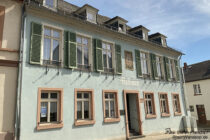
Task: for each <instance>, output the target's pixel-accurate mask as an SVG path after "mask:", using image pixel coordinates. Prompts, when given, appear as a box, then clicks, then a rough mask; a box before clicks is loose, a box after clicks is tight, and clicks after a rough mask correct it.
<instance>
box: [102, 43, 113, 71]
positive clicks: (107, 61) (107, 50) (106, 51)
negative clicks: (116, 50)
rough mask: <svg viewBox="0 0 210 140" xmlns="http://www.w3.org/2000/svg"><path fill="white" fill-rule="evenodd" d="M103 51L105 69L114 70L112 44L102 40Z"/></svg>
mask: <svg viewBox="0 0 210 140" xmlns="http://www.w3.org/2000/svg"><path fill="white" fill-rule="evenodd" d="M102 53H103V67H104V71H112V45H111V44H110V43H107V42H102Z"/></svg>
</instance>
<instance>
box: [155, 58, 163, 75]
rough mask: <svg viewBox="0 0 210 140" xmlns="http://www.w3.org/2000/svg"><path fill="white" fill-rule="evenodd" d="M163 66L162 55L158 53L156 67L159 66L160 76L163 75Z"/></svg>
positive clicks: (158, 73) (158, 72)
mask: <svg viewBox="0 0 210 140" xmlns="http://www.w3.org/2000/svg"><path fill="white" fill-rule="evenodd" d="M162 67H163V62H162V57H161V56H158V55H157V56H156V68H157V75H158V77H159V78H160V77H162V76H163V72H162Z"/></svg>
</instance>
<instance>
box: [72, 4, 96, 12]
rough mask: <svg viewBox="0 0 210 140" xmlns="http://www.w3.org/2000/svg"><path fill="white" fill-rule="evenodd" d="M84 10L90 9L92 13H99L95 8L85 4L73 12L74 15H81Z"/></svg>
mask: <svg viewBox="0 0 210 140" xmlns="http://www.w3.org/2000/svg"><path fill="white" fill-rule="evenodd" d="M86 9H90V10H92V11H95V12H96V13H98V11H99V10H98V9H97V8H95V7H93V6H91V5H89V4H85V5H83V6H82V7H81V8H79V9H77V10H76V11H75V13H81V12H83V11H84V10H86Z"/></svg>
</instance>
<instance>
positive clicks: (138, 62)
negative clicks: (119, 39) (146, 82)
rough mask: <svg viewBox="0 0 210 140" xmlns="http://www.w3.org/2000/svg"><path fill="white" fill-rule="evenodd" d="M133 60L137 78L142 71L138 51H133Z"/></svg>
mask: <svg viewBox="0 0 210 140" xmlns="http://www.w3.org/2000/svg"><path fill="white" fill-rule="evenodd" d="M135 59H136V72H137V77H140V76H142V70H141V58H140V51H139V50H135Z"/></svg>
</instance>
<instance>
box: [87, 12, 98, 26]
mask: <svg viewBox="0 0 210 140" xmlns="http://www.w3.org/2000/svg"><path fill="white" fill-rule="evenodd" d="M87 21H90V22H92V23H96V14H95V13H94V12H90V11H87Z"/></svg>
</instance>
